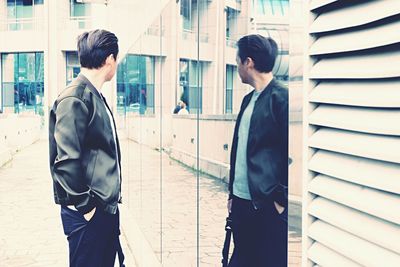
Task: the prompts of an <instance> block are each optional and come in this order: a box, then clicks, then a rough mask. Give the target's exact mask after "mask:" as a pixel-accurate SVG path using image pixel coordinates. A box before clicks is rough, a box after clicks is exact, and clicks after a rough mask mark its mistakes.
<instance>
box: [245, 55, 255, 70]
mask: <svg viewBox="0 0 400 267" xmlns="http://www.w3.org/2000/svg"><path fill="white" fill-rule="evenodd" d="M246 66H247V67H251V68H254V61H253V59H252V58H251V57H247V58H246Z"/></svg>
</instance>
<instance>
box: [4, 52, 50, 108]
mask: <svg viewBox="0 0 400 267" xmlns="http://www.w3.org/2000/svg"><path fill="white" fill-rule="evenodd" d="M43 73H44V66H43V53H18V54H3V55H2V77H3V81H2V88H3V106H4V107H12V106H14V112H15V113H20V112H32V113H36V114H40V115H44V114H43V107H42V106H43V96H44V75H43Z"/></svg>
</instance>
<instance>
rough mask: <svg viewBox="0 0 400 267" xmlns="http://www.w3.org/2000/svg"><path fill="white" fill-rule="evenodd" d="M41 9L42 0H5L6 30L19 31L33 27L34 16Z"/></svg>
mask: <svg viewBox="0 0 400 267" xmlns="http://www.w3.org/2000/svg"><path fill="white" fill-rule="evenodd" d="M41 9H43V0H7V23H6V25H7V26H6V30H8V31H20V30H32V29H34V17H35V13H38V14H36V17H38V16H39V15H40V14H41V13H40V12H39V11H40V10H41Z"/></svg>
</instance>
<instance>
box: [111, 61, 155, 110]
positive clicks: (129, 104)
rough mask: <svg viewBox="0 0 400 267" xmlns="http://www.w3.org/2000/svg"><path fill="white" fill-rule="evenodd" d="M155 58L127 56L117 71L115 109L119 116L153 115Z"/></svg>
mask: <svg viewBox="0 0 400 267" xmlns="http://www.w3.org/2000/svg"><path fill="white" fill-rule="evenodd" d="M154 72H155V57H151V56H139V55H127V56H126V57H125V58H124V59H123V61H122V62H121V63H120V64H119V65H118V70H117V109H118V112H119V113H120V114H125V113H127V112H135V113H139V114H154Z"/></svg>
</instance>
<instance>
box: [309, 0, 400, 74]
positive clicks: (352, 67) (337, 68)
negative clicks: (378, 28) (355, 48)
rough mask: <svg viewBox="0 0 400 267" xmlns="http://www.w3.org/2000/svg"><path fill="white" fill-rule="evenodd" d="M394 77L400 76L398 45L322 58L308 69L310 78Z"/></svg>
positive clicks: (399, 49)
mask: <svg viewBox="0 0 400 267" xmlns="http://www.w3.org/2000/svg"><path fill="white" fill-rule="evenodd" d="M399 3H400V1H399ZM378 66H379V67H378ZM395 77H400V46H398V47H396V48H395V49H391V50H388V51H380V52H379V53H376V54H370V53H367V52H364V53H362V54H355V55H349V54H348V53H347V54H345V55H340V56H337V57H330V58H322V59H321V60H319V61H318V62H317V63H316V64H315V65H314V66H313V67H312V68H311V70H310V78H311V79H338V78H341V79H371V78H395Z"/></svg>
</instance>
